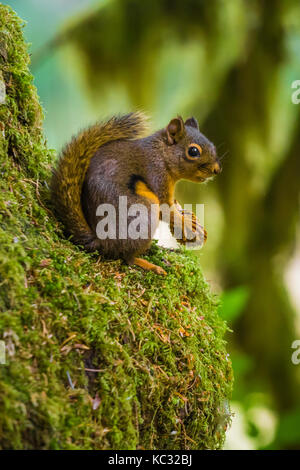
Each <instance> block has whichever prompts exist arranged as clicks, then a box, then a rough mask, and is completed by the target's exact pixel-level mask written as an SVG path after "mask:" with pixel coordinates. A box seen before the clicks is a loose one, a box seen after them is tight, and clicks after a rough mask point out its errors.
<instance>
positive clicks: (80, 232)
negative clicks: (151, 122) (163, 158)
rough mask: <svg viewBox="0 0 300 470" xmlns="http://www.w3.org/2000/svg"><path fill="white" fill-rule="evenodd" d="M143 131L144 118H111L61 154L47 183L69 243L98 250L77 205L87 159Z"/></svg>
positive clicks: (137, 114) (132, 115) (135, 115)
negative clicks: (112, 143) (101, 149)
mask: <svg viewBox="0 0 300 470" xmlns="http://www.w3.org/2000/svg"><path fill="white" fill-rule="evenodd" d="M146 130H147V118H146V116H145V115H144V114H143V113H140V112H135V113H130V114H127V115H125V116H120V117H113V118H111V119H109V121H107V122H103V123H98V124H95V125H94V126H91V127H89V128H88V129H85V130H83V131H82V132H80V133H79V134H78V135H77V136H75V137H73V139H72V140H71V142H70V143H68V144H67V145H66V146H65V147H64V149H63V150H62V152H61V155H60V158H59V161H58V164H57V166H56V168H55V169H54V171H53V176H52V181H51V195H52V202H53V205H54V208H55V212H56V214H57V216H58V218H59V219H60V220H61V221H62V222H63V223H64V225H65V227H66V230H67V232H68V234H70V235H72V241H73V242H74V243H76V244H78V245H82V246H83V247H84V248H85V249H86V250H88V251H93V250H95V249H97V247H98V243H97V242H98V239H97V238H96V235H95V233H94V232H93V231H92V230H91V228H90V226H89V225H88V223H87V221H86V219H85V217H84V214H83V211H82V205H81V192H82V185H83V182H84V178H85V175H86V172H87V169H88V167H89V164H90V161H91V158H92V157H93V155H94V154H95V152H96V151H97V150H98V149H99V148H100V147H101V146H102V145H104V144H106V143H108V142H112V141H115V140H120V139H124V140H131V139H137V138H139V137H141V136H143V135H144V133H145V131H146Z"/></svg>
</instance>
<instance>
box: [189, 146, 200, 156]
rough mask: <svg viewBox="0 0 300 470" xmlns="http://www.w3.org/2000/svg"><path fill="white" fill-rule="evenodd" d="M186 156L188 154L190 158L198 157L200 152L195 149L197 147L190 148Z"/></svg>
mask: <svg viewBox="0 0 300 470" xmlns="http://www.w3.org/2000/svg"><path fill="white" fill-rule="evenodd" d="M188 154H189V156H190V157H198V155H200V152H199V150H198V149H197V147H190V148H189V151H188Z"/></svg>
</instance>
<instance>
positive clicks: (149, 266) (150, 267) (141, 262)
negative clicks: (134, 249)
mask: <svg viewBox="0 0 300 470" xmlns="http://www.w3.org/2000/svg"><path fill="white" fill-rule="evenodd" d="M130 264H135V265H136V266H139V267H140V268H143V269H145V271H153V272H154V273H155V274H159V275H163V276H166V275H167V273H166V271H165V270H164V269H163V268H161V267H160V266H157V265H156V264H153V263H150V262H149V261H147V260H145V259H143V258H136V257H134V258H133V259H132V261H131V263H130Z"/></svg>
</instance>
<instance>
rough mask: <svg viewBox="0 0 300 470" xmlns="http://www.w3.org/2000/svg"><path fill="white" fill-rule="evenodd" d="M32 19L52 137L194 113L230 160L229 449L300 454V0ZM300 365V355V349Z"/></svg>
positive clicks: (222, 287) (30, 13)
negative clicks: (107, 121) (296, 99)
mask: <svg viewBox="0 0 300 470" xmlns="http://www.w3.org/2000/svg"><path fill="white" fill-rule="evenodd" d="M4 3H6V4H8V5H10V6H11V7H12V8H13V9H14V10H15V11H16V12H17V13H18V15H19V16H20V17H21V18H23V19H24V20H25V21H26V22H27V23H26V26H25V37H26V39H27V40H28V42H29V43H31V46H30V51H31V55H32V65H31V68H32V72H33V74H34V76H35V84H36V86H37V88H38V93H39V96H40V98H41V101H42V104H43V106H44V109H45V136H46V138H47V140H48V143H49V146H50V147H52V148H55V149H57V150H58V151H59V149H60V148H61V146H62V145H63V144H64V143H65V142H66V141H67V140H68V139H69V138H70V136H71V135H72V134H73V133H75V132H76V131H77V130H79V129H80V128H82V127H84V126H86V125H88V124H89V123H92V122H93V121H94V120H96V119H99V118H104V117H108V116H110V115H111V114H113V113H122V112H128V111H131V110H134V109H142V110H145V111H146V112H147V113H148V114H150V116H151V117H152V125H153V129H157V128H158V127H162V126H165V125H166V124H167V123H168V121H169V120H170V119H171V118H172V117H174V116H175V115H177V114H182V115H183V117H184V118H187V117H189V116H190V115H194V116H195V117H197V118H198V120H199V122H200V127H201V130H202V132H203V133H205V134H207V136H208V137H209V138H210V139H211V140H212V141H213V142H214V143H215V144H216V146H217V148H218V153H219V155H220V156H223V155H224V159H223V173H222V174H221V176H219V177H218V178H217V179H216V180H215V181H213V182H211V183H209V185H207V186H203V185H197V184H193V183H185V182H181V183H180V184H179V185H178V188H177V196H178V199H179V201H180V202H181V203H182V204H184V203H193V204H194V203H204V204H205V224H206V228H207V231H208V242H207V244H206V246H205V248H204V249H203V250H202V251H201V252H199V257H200V259H201V264H202V266H203V270H204V272H205V275H206V277H207V279H208V281H209V283H210V284H211V287H212V289H213V291H215V292H216V293H220V294H221V297H222V300H223V308H222V310H220V314H221V315H222V316H223V317H224V318H226V319H227V321H228V323H229V326H230V327H231V328H232V330H233V333H231V334H229V335H228V336H227V340H228V342H229V345H228V347H229V350H230V354H231V357H232V360H233V365H234V371H235V387H234V395H233V399H232V409H233V412H234V413H235V415H234V417H233V425H232V428H231V430H230V431H229V433H228V436H227V441H226V448H228V449H272V448H274V449H300V364H298V365H297V364H293V362H292V354H293V352H294V351H295V350H294V349H292V343H293V341H295V340H297V339H300V223H299V221H300V217H299V199H300V198H299V196H300V194H299V192H300V191H299V189H300V184H299V181H300V105H296V104H293V103H292V99H291V96H292V92H293V91H295V90H293V89H292V83H293V81H294V80H297V79H298V80H299V79H300V61H299V52H300V3H299V1H298V0H286V1H282V0H274V1H273V2H270V1H267V0H185V1H182V0H143V1H140V0H43V1H40V0H11V1H6V2H4ZM299 359H300V354H299Z"/></svg>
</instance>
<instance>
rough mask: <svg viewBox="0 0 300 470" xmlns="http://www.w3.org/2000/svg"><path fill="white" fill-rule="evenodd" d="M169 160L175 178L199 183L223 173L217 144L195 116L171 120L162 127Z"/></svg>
mask: <svg viewBox="0 0 300 470" xmlns="http://www.w3.org/2000/svg"><path fill="white" fill-rule="evenodd" d="M163 133H164V142H165V144H166V145H165V152H164V153H165V158H166V163H167V165H168V167H169V169H170V171H171V173H172V175H173V177H175V178H176V179H187V180H190V181H194V182H197V183H201V182H203V181H205V180H206V179H207V178H210V177H212V176H214V175H216V174H218V173H220V172H221V170H222V167H221V163H220V161H219V160H218V157H217V153H216V149H215V146H214V145H213V144H212V143H211V142H210V141H209V140H208V139H207V138H206V137H205V136H204V135H203V134H201V132H200V131H199V126H198V122H197V120H196V119H195V118H194V117H191V118H189V119H187V120H186V121H185V122H183V119H182V118H181V117H180V116H178V117H177V118H175V119H172V120H171V121H170V122H169V124H168V126H167V127H166V128H165V129H164V130H163Z"/></svg>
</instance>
